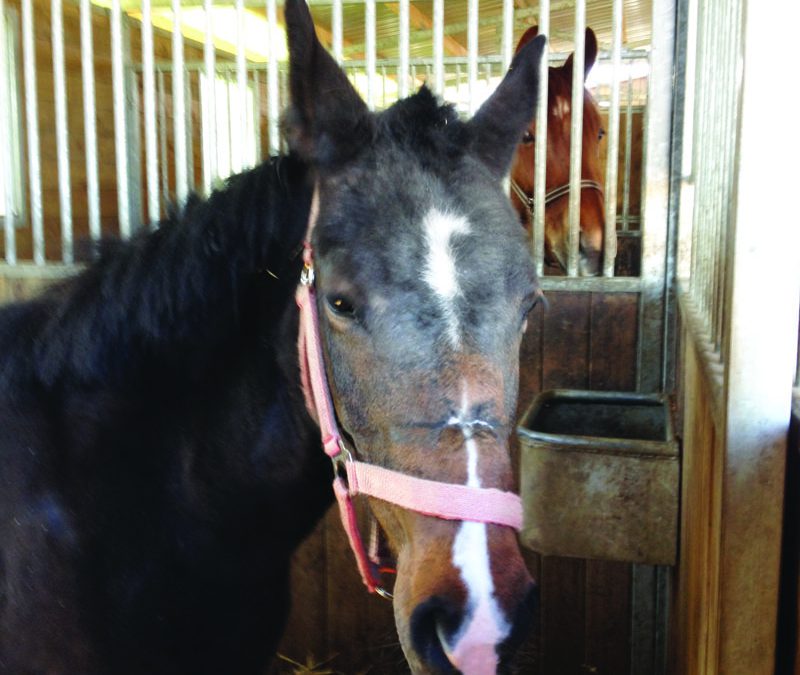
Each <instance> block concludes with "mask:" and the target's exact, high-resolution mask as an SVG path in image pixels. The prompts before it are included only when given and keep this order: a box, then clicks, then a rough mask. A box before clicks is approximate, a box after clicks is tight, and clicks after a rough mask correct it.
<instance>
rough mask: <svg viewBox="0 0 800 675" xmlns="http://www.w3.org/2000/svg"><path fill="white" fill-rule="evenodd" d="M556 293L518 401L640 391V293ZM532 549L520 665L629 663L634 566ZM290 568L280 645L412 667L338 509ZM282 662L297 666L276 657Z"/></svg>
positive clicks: (566, 672) (609, 670) (366, 666)
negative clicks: (572, 391) (548, 393)
mask: <svg viewBox="0 0 800 675" xmlns="http://www.w3.org/2000/svg"><path fill="white" fill-rule="evenodd" d="M548 301H549V303H550V307H549V309H547V310H544V309H543V308H538V309H537V310H536V315H535V316H534V317H533V318H532V320H531V321H530V327H529V329H528V333H527V334H526V336H525V340H524V344H523V348H522V356H521V364H522V365H521V373H520V374H521V382H520V390H521V393H520V406H519V407H520V411H521V410H522V409H524V407H525V406H526V405H527V404H528V403H529V402H530V401H531V400H532V398H533V396H534V395H535V394H536V393H537V392H539V391H541V390H542V389H549V388H557V387H572V388H583V389H605V390H633V389H635V384H636V341H637V326H638V297H637V295H636V294H602V293H571V292H569V293H568V292H553V293H550V294H548ZM526 559H527V560H528V563H529V568H530V570H531V573H532V575H533V577H534V579H536V580H537V582H538V583H539V585H540V592H541V607H540V613H539V617H538V619H539V621H538V628H537V629H536V630H535V631H534V632H533V634H532V635H531V637H530V639H529V640H528V641H527V642H526V644H525V645H524V646H523V648H522V650H521V653H520V658H519V668H520V669H519V672H523V673H526V674H530V675H586V673H595V674H597V675H626V674H627V673H629V672H631V656H630V654H631V647H632V634H631V623H632V622H631V574H632V568H631V565H628V564H625V563H617V562H604V561H594V560H577V559H569V558H558V557H542V556H539V555H537V554H535V553H533V552H527V554H526ZM293 575H294V577H293V583H292V593H293V597H294V606H293V611H292V615H291V618H290V621H289V627H288V629H287V633H286V635H285V638H284V640H283V643H282V645H281V647H280V649H279V653H280V654H282V655H283V656H284V657H287V658H289V659H291V660H293V661H296V662H300V663H304V662H306V659H309V658H310V659H311V660H312V662H314V663H321V662H328V661H329V660H330V661H329V667H331V668H332V669H335V670H336V671H337V672H339V671H341V672H342V673H346V674H347V675H350V674H351V673H352V674H355V673H363V672H367V671H369V672H370V673H381V675H384V674H385V675H393V674H395V673H406V672H408V670H407V666H406V665H405V663H404V661H403V658H402V653H401V651H400V648H399V645H398V643H397V636H396V633H395V629H394V620H393V617H392V612H391V605H390V604H389V603H388V602H386V601H385V600H382V599H381V598H378V597H376V596H370V595H368V594H367V592H366V590H365V589H364V587H363V585H362V583H361V581H360V579H359V577H358V575H357V573H356V569H355V565H354V562H353V559H352V553H351V552H350V549H349V547H348V545H347V542H346V540H345V536H344V533H343V531H342V528H341V524H340V523H339V522H338V514H337V513H336V512H335V511H331V512H330V513H329V514H328V516H327V518H326V519H325V520H324V521H323V522H322V523H321V524H320V526H319V527H318V528H317V530H316V531H315V532H314V534H313V535H312V536H311V537H310V538H309V540H308V541H307V542H306V543H305V544H304V545H303V547H302V548H301V549H300V550H299V551H298V553H297V555H296V556H295V561H294V566H293ZM275 672H277V673H282V674H283V673H291V672H293V671H292V670H291V667H290V666H289V664H288V662H286V661H284V660H279V661H278V662H276V664H275Z"/></svg>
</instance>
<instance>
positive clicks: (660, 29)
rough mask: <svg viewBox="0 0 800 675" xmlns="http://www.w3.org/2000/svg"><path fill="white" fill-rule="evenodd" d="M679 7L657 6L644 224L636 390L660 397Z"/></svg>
mask: <svg viewBox="0 0 800 675" xmlns="http://www.w3.org/2000/svg"><path fill="white" fill-rule="evenodd" d="M675 2H676V0H653V20H652V26H653V36H652V47H651V51H650V75H649V80H648V91H647V122H646V124H645V139H644V147H645V155H644V163H643V166H644V177H643V189H644V197H645V199H644V204H643V205H642V221H641V228H642V277H641V278H642V292H641V296H640V303H641V305H640V312H639V321H640V323H639V352H638V354H639V372H638V381H637V384H638V388H639V390H640V391H643V392H655V391H658V390H659V388H660V386H661V381H662V378H661V365H662V363H663V359H662V349H663V336H664V330H663V323H664V316H663V308H664V294H665V292H666V287H665V270H666V264H667V261H666V242H667V225H668V222H669V218H668V216H669V164H670V162H669V160H670V152H669V149H670V128H671V120H672V95H673V92H672V63H673V57H674V54H673V48H674V44H675V34H674V29H675V21H674V19H675Z"/></svg>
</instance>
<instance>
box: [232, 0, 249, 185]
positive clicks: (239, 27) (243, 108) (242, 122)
mask: <svg viewBox="0 0 800 675" xmlns="http://www.w3.org/2000/svg"><path fill="white" fill-rule="evenodd" d="M236 85H237V87H236V88H237V91H238V94H239V142H238V143H237V145H238V147H239V152H238V153H236V154H237V155H238V157H239V161H238V162H237V164H238V166H236V167H235V171H242V170H243V169H246V168H247V166H248V163H247V144H248V143H247V142H248V136H247V127H248V124H247V59H246V57H245V53H244V0H236ZM232 121H233V120H231V122H232Z"/></svg>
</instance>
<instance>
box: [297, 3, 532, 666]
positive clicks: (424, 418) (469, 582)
mask: <svg viewBox="0 0 800 675" xmlns="http://www.w3.org/2000/svg"><path fill="white" fill-rule="evenodd" d="M286 18H287V26H288V34H289V45H290V65H291V74H290V87H291V94H292V107H291V109H290V111H289V114H288V117H287V124H286V128H287V133H288V136H289V138H290V143H291V146H292V148H293V149H294V150H295V151H296V152H298V153H299V154H300V155H301V156H302V157H303V158H304V159H305V160H306V161H308V162H309V163H310V164H311V166H312V167H313V171H314V174H315V180H316V190H317V194H318V210H317V214H318V215H317V217H316V224H315V227H314V230H313V236H312V238H311V242H310V243H311V247H312V249H313V255H314V271H315V281H314V284H315V287H316V299H317V300H316V302H317V311H318V315H319V330H320V333H321V341H322V351H323V354H324V361H325V364H326V368H327V379H328V382H329V386H330V389H331V397H332V400H333V404H334V407H335V410H336V417H337V420H338V423H339V427H340V429H341V433H342V435H343V437H344V438H345V439H346V444H347V446H348V447H349V449H350V450H351V451H352V452H353V454H355V455H356V456H357V457H358V458H359V459H360V460H362V461H364V462H369V463H371V464H374V465H378V466H380V467H385V468H387V469H391V470H394V471H397V472H401V473H404V474H407V475H410V476H415V477H419V478H423V479H429V480H432V481H439V482H446V483H451V484H452V483H456V484H462V485H469V486H479V487H484V488H497V489H499V490H504V491H509V490H513V489H514V477H513V475H512V468H511V462H510V458H509V445H508V442H509V434H510V433H511V432H512V424H513V415H514V410H515V405H516V397H517V387H518V366H517V364H518V352H519V347H520V340H521V337H522V334H523V331H524V329H525V325H526V317H527V315H528V313H529V311H530V309H531V308H532V306H533V305H534V304H535V302H536V299H537V297H538V294H539V293H538V286H537V281H536V275H535V270H534V268H533V266H532V263H531V261H530V259H529V255H528V253H527V250H526V247H525V246H524V232H523V230H522V229H521V228H520V227H519V225H518V218H517V217H516V214H515V213H514V211H513V209H512V207H511V205H510V203H509V201H508V198H507V197H506V195H505V194H504V192H503V187H502V179H503V177H504V175H505V174H506V172H507V170H508V167H509V165H510V162H511V158H512V155H513V152H514V148H515V146H516V144H517V142H518V139H519V138H520V136H521V135H522V133H523V131H524V129H525V127H526V125H527V123H528V120H529V119H530V117H531V115H532V113H533V109H534V105H535V97H536V73H537V72H538V71H537V68H538V62H539V59H540V57H541V53H542V50H543V45H544V39H543V38H540V39H538V40H535V41H533V42H532V43H531V44H530V46H529V47H527V48H526V49H523V50H521V51H520V52H519V54H518V55H517V57H516V58H515V60H514V63H513V64H512V68H511V70H510V72H509V74H508V75H507V76H506V78H505V79H504V80H503V82H502V83H501V85H500V86H499V88H498V89H497V91H496V92H495V93H494V95H493V96H492V97H491V98H490V99H489V100H488V101H487V102H486V103H485V104H484V106H483V107H482V108H481V109H480V110H479V111H478V113H477V114H476V115H475V117H474V118H473V119H472V120H470V121H469V122H462V121H460V120H459V119H458V116H457V115H456V113H455V111H454V109H453V108H452V107H450V106H447V105H440V104H439V102H437V101H436V99H435V97H434V96H433V95H432V94H431V93H430V92H429V91H428V90H427V89H425V88H423V89H421V90H420V91H419V92H418V93H416V94H415V95H413V96H411V97H409V98H407V99H404V100H402V101H399V102H398V103H396V104H395V105H393V106H392V107H391V108H389V109H388V110H386V111H384V112H382V113H380V114H377V115H376V114H372V113H370V112H369V111H368V109H367V107H366V105H365V104H364V102H363V101H362V100H361V98H360V97H359V96H358V94H357V93H356V91H355V89H354V88H353V87H352V86H351V84H350V83H349V81H348V79H347V77H346V75H345V74H344V72H343V71H342V70H341V69H340V68H339V67H338V66H337V65H336V63H335V62H334V60H333V59H332V58H331V56H330V55H329V54H328V53H327V52H326V51H325V49H324V48H323V47H322V45H321V44H320V43H319V42H318V40H317V38H316V36H315V33H314V26H313V23H312V18H311V15H310V13H309V11H308V8H307V7H306V5H305V3H302V2H287V5H286ZM370 507H371V510H372V511H373V513H374V515H375V517H376V518H377V521H378V523H379V524H380V526H381V528H382V529H383V531H384V532H385V534H386V537H387V541H388V544H389V546H390V548H391V550H392V552H393V553H394V555H395V557H396V561H397V580H396V584H395V588H394V613H395V619H396V624H397V629H398V634H399V637H400V641H401V644H402V646H403V650H404V652H405V654H406V657H407V659H408V661H409V663H410V665H411V667H412V670H413V671H414V672H415V673H439V672H452V671H453V670H454V669H458V670H460V671H462V672H464V673H468V674H470V675H483V674H488V673H495V672H496V670H497V668H498V667H500V665H501V664H502V663H503V662H504V660H505V659H507V658H508V657H509V655H510V653H511V651H512V650H513V647H514V645H515V643H516V642H518V640H519V638H520V637H521V635H522V633H523V630H524V627H525V624H526V623H527V621H528V620H529V618H530V617H531V615H532V609H533V607H532V605H533V603H534V601H535V597H536V595H535V586H534V584H533V582H532V580H531V578H530V576H529V574H528V572H527V570H526V568H525V565H524V563H523V559H522V557H521V555H520V552H519V549H518V544H517V538H516V535H515V532H514V531H513V529H511V528H509V527H504V526H500V525H492V524H487V523H483V522H466V521H460V520H446V519H443V518H437V517H432V516H430V515H424V514H422V513H418V512H416V511H412V510H407V509H404V508H401V507H398V506H395V505H393V504H391V503H389V502H386V501H382V500H380V499H375V498H370Z"/></svg>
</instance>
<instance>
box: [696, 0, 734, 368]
mask: <svg viewBox="0 0 800 675" xmlns="http://www.w3.org/2000/svg"><path fill="white" fill-rule="evenodd" d="M740 25H741V8H740V3H738V2H734V1H732V0H722V1H721V2H717V3H699V5H698V32H697V64H696V73H695V83H694V97H695V112H694V115H695V117H694V123H693V128H694V132H693V134H692V136H693V139H692V140H693V145H694V149H693V153H692V157H693V166H692V178H693V180H694V215H693V218H692V221H693V229H692V252H691V255H692V262H691V268H690V269H691V277H690V283H689V293H690V295H691V298H692V300H693V302H694V304H695V307H696V308H697V310H698V314H699V316H700V320H701V321H702V322H703V328H704V331H705V334H706V339H707V340H708V341H709V343H710V344H711V345H712V347H713V349H714V350H715V351H716V352H717V354H718V356H719V359H720V360H721V361H722V360H724V358H725V335H724V326H725V323H726V317H725V306H726V294H727V288H728V276H729V271H728V265H727V257H728V255H727V251H728V245H729V240H730V237H731V236H732V233H731V231H730V228H729V222H730V220H731V208H732V204H733V203H734V202H735V200H734V193H733V189H734V152H735V146H734V139H735V138H736V128H737V125H738V97H739V88H738V84H737V65H736V64H737V60H738V55H739V53H740V50H741V45H740V36H739V26H740Z"/></svg>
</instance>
